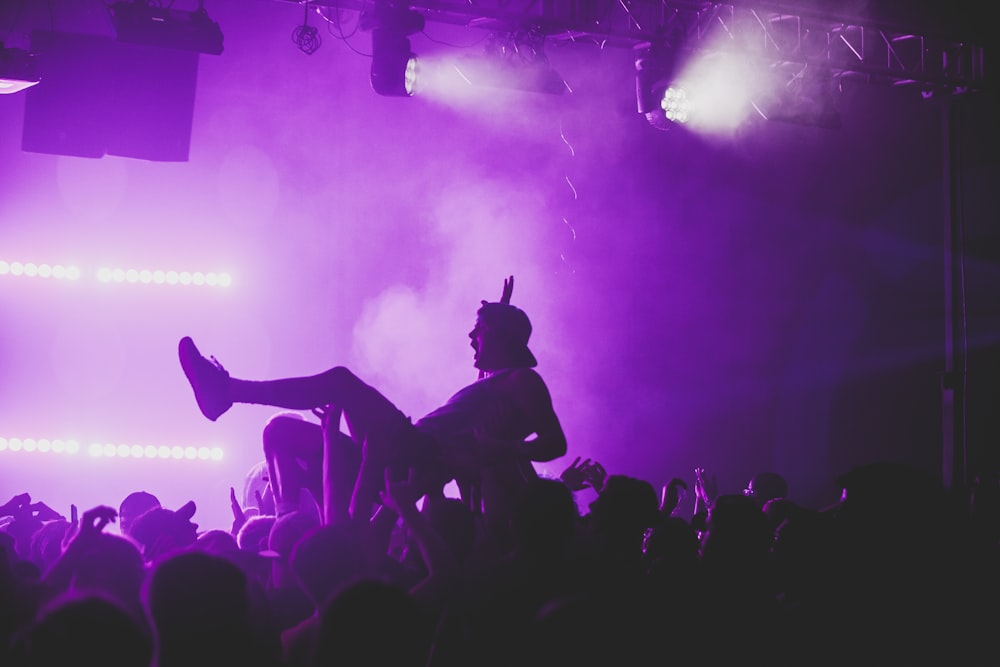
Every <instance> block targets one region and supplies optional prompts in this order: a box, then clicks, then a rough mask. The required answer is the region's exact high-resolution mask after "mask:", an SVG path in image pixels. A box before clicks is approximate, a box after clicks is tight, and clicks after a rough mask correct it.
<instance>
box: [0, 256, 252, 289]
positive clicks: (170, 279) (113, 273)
mask: <svg viewBox="0 0 1000 667" xmlns="http://www.w3.org/2000/svg"><path fill="white" fill-rule="evenodd" d="M0 276H14V277H17V278H53V279H56V280H79V279H80V278H82V277H84V276H83V273H82V272H81V271H80V269H79V268H77V267H75V266H63V265H62V264H36V263H35V262H18V261H13V262H8V261H6V260H2V259H0ZM93 277H94V278H96V279H97V280H98V281H100V282H102V283H142V284H147V285H148V284H153V285H195V286H198V287H201V286H207V287H229V286H230V285H232V283H233V279H232V276H230V275H229V274H228V273H224V272H214V271H208V272H206V271H173V270H170V271H167V270H161V269H121V268H110V267H101V268H100V269H98V270H97V272H96V273H95V274H94V276H93Z"/></svg>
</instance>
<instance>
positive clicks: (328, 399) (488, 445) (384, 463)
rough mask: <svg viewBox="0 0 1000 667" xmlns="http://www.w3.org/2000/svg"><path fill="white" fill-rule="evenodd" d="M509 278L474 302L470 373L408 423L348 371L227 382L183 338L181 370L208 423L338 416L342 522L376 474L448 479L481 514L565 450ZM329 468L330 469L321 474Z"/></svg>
mask: <svg viewBox="0 0 1000 667" xmlns="http://www.w3.org/2000/svg"><path fill="white" fill-rule="evenodd" d="M513 284H514V278H513V276H511V277H510V278H508V279H507V280H505V281H504V290H503V295H502V297H501V300H500V301H499V302H487V301H483V302H482V306H481V307H480V308H479V310H478V311H477V313H476V323H475V326H474V327H473V328H472V331H470V332H469V338H470V340H471V345H472V348H473V350H474V351H475V354H474V365H475V367H476V368H477V369H479V377H478V379H477V380H476V381H475V382H473V383H472V384H470V385H468V386H466V387H463V388H462V389H459V390H458V391H457V392H456V393H455V394H454V395H453V396H452V397H451V398H449V399H448V401H447V402H446V403H445V404H444V405H442V406H441V407H439V408H437V409H435V410H433V411H431V412H430V413H429V414H427V415H425V416H424V417H422V418H420V419H418V420H417V421H416V422H411V420H410V418H409V417H407V416H406V415H404V414H403V413H402V412H401V411H400V410H399V409H398V408H397V407H396V406H395V405H394V404H393V403H392V402H390V401H389V400H388V399H387V398H386V397H385V396H383V395H382V394H381V393H380V392H379V391H377V390H376V389H375V388H373V387H371V386H369V385H368V384H365V383H364V382H363V381H362V380H360V379H359V378H358V377H357V376H356V375H355V374H354V373H353V372H351V371H350V370H349V369H347V368H345V367H343V366H336V367H334V368H330V369H329V370H326V371H323V372H322V373H319V374H317V375H312V376H307V377H295V378H283V379H276V380H264V381H254V380H244V379H237V378H234V377H231V376H230V374H229V373H228V372H227V371H226V370H225V369H224V368H223V367H222V365H221V364H219V362H217V361H216V360H215V358H214V357H212V358H210V359H208V358H205V357H204V356H203V355H202V354H201V353H200V352H199V351H198V348H197V347H196V346H195V344H194V341H193V340H192V339H191V338H190V337H184V338H182V339H181V341H180V343H179V345H178V356H179V357H180V363H181V368H182V369H183V371H184V374H185V376H186V377H187V380H188V382H189V383H190V384H191V388H192V389H193V390H194V395H195V399H196V401H197V403H198V407H199V408H200V409H201V412H202V414H204V415H205V417H207V418H208V419H210V420H212V421H215V420H216V419H218V418H219V417H220V416H221V415H222V414H224V413H225V412H226V411H227V410H229V408H230V407H232V405H233V404H234V403H250V404H257V405H270V406H274V407H278V408H284V409H288V410H312V411H314V412H316V413H317V414H320V412H318V411H322V412H323V413H324V414H325V415H327V416H329V415H334V417H335V418H334V419H333V420H332V423H335V424H339V422H340V416H341V415H342V416H343V419H344V423H345V424H346V425H347V430H348V434H347V435H349V437H350V439H351V440H352V441H353V442H354V443H356V444H357V445H358V446H359V447H360V448H361V452H362V455H361V464H360V468H359V470H358V473H357V477H356V480H355V483H354V488H353V492H352V495H351V498H350V506H349V510H348V513H349V516H350V518H352V519H361V520H367V519H368V518H369V517H370V516H371V515H372V512H373V509H374V508H375V506H377V505H378V503H379V497H378V493H379V490H381V489H383V488H384V483H385V477H384V475H385V470H386V468H390V469H391V470H392V471H393V474H394V475H396V476H398V477H402V476H403V475H408V476H409V478H410V479H411V480H414V481H415V483H417V484H419V485H420V490H421V491H422V492H423V493H425V494H428V495H430V496H432V497H433V496H435V495H440V494H441V493H442V489H443V487H444V485H445V484H446V483H448V482H449V481H450V480H452V479H454V480H455V481H456V482H457V483H458V486H459V489H460V491H461V493H462V497H463V499H465V500H468V501H469V502H470V503H471V504H472V505H473V507H474V509H476V510H477V511H482V512H483V514H484V515H488V514H489V512H490V511H491V507H492V508H493V509H497V510H499V509H500V508H501V507H502V506H509V503H510V501H511V500H512V498H513V495H514V494H515V493H516V491H517V489H519V488H520V486H521V485H522V484H523V483H524V482H525V481H527V480H528V479H530V478H531V477H533V476H535V470H534V467H533V466H532V465H531V462H532V461H537V462H545V461H551V460H553V459H556V458H559V457H561V456H563V455H565V453H566V437H565V435H564V433H563V430H562V426H561V425H560V423H559V419H558V417H557V415H556V413H555V410H554V409H553V406H552V399H551V396H550V395H549V391H548V388H547V387H546V385H545V382H544V381H543V380H542V378H541V376H540V375H539V374H538V373H537V372H536V371H535V370H533V369H534V367H535V366H536V365H537V363H538V362H537V361H536V359H535V356H534V355H533V354H532V353H531V351H530V350H529V349H528V338H529V337H530V336H531V323H530V321H529V320H528V316H527V315H526V314H525V313H524V311H522V310H521V309H519V308H517V307H515V306H512V305H511V304H510V296H511V293H512V291H513ZM326 472H329V471H326Z"/></svg>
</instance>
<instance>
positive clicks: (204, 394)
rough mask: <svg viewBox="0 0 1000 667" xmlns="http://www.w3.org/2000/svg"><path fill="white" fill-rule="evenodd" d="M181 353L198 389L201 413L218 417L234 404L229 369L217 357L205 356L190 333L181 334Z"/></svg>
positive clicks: (196, 398) (189, 380)
mask: <svg viewBox="0 0 1000 667" xmlns="http://www.w3.org/2000/svg"><path fill="white" fill-rule="evenodd" d="M177 356H178V357H180V360H181V368H182V369H183V370H184V375H185V376H186V377H187V379H188V382H190V383H191V388H192V389H194V398H195V400H196V401H198V407H199V408H201V413H202V414H203V415H205V416H206V417H208V418H209V419H210V420H212V421H215V420H216V419H218V418H219V415H221V414H222V413H224V412H225V411H226V410H228V409H229V408H230V407H232V405H233V402H232V401H231V400H230V399H229V373H227V372H226V369H225V368H223V367H222V364H220V363H219V362H218V361H216V360H215V357H212V358H211V359H206V358H205V357H203V356H201V352H199V351H198V348H197V347H195V345H194V341H193V340H191V338H189V337H188V336H185V337H184V338H181V342H180V344H178V346H177Z"/></svg>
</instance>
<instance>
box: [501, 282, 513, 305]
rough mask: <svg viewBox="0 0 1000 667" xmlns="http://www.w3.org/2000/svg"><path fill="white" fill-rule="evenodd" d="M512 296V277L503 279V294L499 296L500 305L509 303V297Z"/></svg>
mask: <svg viewBox="0 0 1000 667" xmlns="http://www.w3.org/2000/svg"><path fill="white" fill-rule="evenodd" d="M512 294H514V276H510V277H509V278H504V281H503V293H501V294H500V303H507V304H509V303H510V297H511V295H512Z"/></svg>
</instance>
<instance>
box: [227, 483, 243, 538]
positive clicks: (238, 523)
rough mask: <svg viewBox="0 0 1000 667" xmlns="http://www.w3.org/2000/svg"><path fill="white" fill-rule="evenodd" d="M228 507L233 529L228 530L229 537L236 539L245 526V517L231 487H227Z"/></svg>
mask: <svg viewBox="0 0 1000 667" xmlns="http://www.w3.org/2000/svg"><path fill="white" fill-rule="evenodd" d="M229 506H230V507H231V508H232V510H233V527H232V529H231V530H230V535H232V536H233V537H236V536H237V535H238V534H239V532H240V528H242V527H243V526H244V524H246V522H247V515H246V512H244V511H243V507H242V506H241V505H240V501H239V500H237V499H236V488H235V487H232V486H231V487H229Z"/></svg>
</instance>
